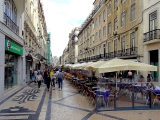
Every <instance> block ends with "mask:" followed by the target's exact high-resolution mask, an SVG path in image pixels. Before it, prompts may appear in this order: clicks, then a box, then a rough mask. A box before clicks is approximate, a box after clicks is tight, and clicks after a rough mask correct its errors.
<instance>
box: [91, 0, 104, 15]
mask: <svg viewBox="0 0 160 120" xmlns="http://www.w3.org/2000/svg"><path fill="white" fill-rule="evenodd" d="M105 2H106V0H102V1H101V2H100V3H99V5H98V6H97V7H96V8H95V9H94V14H95V13H96V12H97V11H98V10H99V9H100V8H101V6H102V5H103V4H105Z"/></svg>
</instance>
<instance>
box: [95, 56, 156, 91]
mask: <svg viewBox="0 0 160 120" xmlns="http://www.w3.org/2000/svg"><path fill="white" fill-rule="evenodd" d="M120 70H143V71H157V66H153V65H148V64H145V63H139V62H134V61H130V60H123V59H117V58H116V59H112V60H109V61H106V62H105V63H104V64H102V65H101V66H99V67H98V71H99V73H105V72H113V71H116V89H117V71H120Z"/></svg>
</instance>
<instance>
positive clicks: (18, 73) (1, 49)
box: [0, 0, 25, 100]
mask: <svg viewBox="0 0 160 120" xmlns="http://www.w3.org/2000/svg"><path fill="white" fill-rule="evenodd" d="M24 6H25V0H0V42H1V44H0V53H1V59H0V76H1V79H0V83H1V84H0V100H2V98H3V97H4V95H5V93H6V92H5V91H6V90H8V89H12V87H13V86H15V85H22V84H25V57H24V55H25V50H24V41H23V29H24V24H23V22H24V18H23V11H24Z"/></svg>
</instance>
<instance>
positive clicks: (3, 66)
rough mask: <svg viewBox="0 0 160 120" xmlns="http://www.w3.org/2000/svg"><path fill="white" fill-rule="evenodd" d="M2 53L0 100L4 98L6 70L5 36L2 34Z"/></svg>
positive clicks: (0, 49)
mask: <svg viewBox="0 0 160 120" xmlns="http://www.w3.org/2000/svg"><path fill="white" fill-rule="evenodd" d="M0 41H1V44H0V53H1V58H0V76H1V79H0V83H1V84H0V100H2V99H3V98H4V79H5V77H4V72H5V71H4V68H5V35H4V34H2V33H1V32H0Z"/></svg>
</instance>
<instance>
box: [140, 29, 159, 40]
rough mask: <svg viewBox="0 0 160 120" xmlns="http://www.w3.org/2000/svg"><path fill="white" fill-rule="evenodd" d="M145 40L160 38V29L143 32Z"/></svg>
mask: <svg viewBox="0 0 160 120" xmlns="http://www.w3.org/2000/svg"><path fill="white" fill-rule="evenodd" d="M143 36H144V39H143V42H148V41H152V40H155V39H160V29H155V30H152V31H149V32H147V33H144V34H143Z"/></svg>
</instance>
